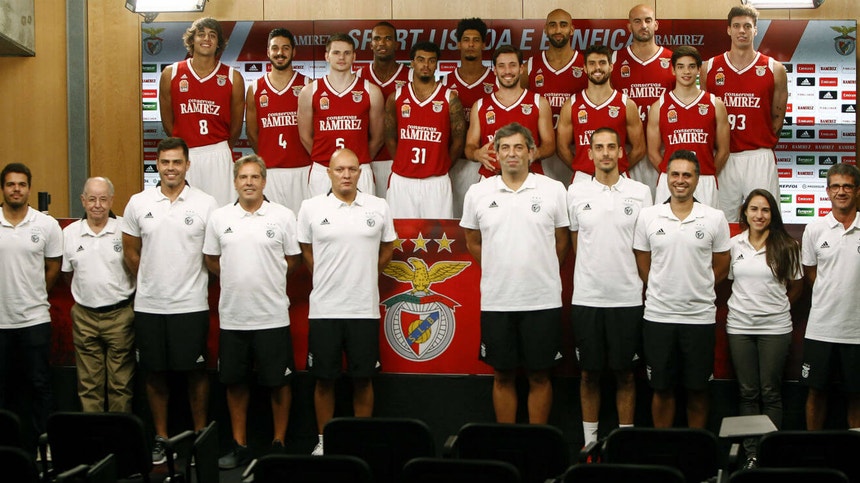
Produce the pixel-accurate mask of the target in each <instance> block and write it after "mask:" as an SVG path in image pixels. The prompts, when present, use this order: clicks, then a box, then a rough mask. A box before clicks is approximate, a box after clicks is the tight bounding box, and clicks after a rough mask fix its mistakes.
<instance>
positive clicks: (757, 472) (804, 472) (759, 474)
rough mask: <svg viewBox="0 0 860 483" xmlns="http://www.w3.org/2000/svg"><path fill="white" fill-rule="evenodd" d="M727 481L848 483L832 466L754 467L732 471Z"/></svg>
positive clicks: (738, 482)
mask: <svg viewBox="0 0 860 483" xmlns="http://www.w3.org/2000/svg"><path fill="white" fill-rule="evenodd" d="M729 483H848V477H847V476H845V473H843V472H841V471H839V470H834V469H833V468H761V467H759V468H755V469H752V470H742V471H737V472H735V473H732V475H731V476H730V477H729Z"/></svg>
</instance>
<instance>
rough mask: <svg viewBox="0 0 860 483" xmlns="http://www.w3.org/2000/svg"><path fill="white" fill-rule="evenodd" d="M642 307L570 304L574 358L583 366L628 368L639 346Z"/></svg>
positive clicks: (592, 370) (635, 358)
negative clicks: (574, 345)
mask: <svg viewBox="0 0 860 483" xmlns="http://www.w3.org/2000/svg"><path fill="white" fill-rule="evenodd" d="M642 311H643V307H642V306H641V305H639V306H636V307H586V306H583V305H574V306H573V312H572V314H571V317H572V319H573V336H574V339H575V340H576V358H577V359H578V360H579V365H580V367H582V369H583V370H585V371H589V372H597V371H602V370H603V369H604V368H606V367H609V369H611V370H613V371H632V370H633V364H634V362H635V361H636V360H638V359H639V352H640V351H641V348H642Z"/></svg>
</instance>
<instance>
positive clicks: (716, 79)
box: [714, 72, 726, 86]
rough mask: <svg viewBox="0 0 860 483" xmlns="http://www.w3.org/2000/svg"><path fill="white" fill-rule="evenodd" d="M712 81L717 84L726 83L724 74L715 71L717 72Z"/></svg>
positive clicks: (722, 84)
mask: <svg viewBox="0 0 860 483" xmlns="http://www.w3.org/2000/svg"><path fill="white" fill-rule="evenodd" d="M714 83H716V84H717V85H718V86H724V85H726V74H723V73H722V72H717V74H716V75H715V76H714Z"/></svg>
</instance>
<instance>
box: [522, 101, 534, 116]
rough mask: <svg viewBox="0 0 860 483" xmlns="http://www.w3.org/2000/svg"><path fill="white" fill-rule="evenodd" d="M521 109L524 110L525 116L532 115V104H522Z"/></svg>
mask: <svg viewBox="0 0 860 483" xmlns="http://www.w3.org/2000/svg"><path fill="white" fill-rule="evenodd" d="M520 109H522V111H523V115H525V116H528V115H529V114H531V113H532V104H520Z"/></svg>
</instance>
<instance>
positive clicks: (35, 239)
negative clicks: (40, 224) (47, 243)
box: [30, 233, 40, 243]
mask: <svg viewBox="0 0 860 483" xmlns="http://www.w3.org/2000/svg"><path fill="white" fill-rule="evenodd" d="M39 239H40V238H39V234H38V233H33V234H32V235H30V241H31V242H33V243H39Z"/></svg>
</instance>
